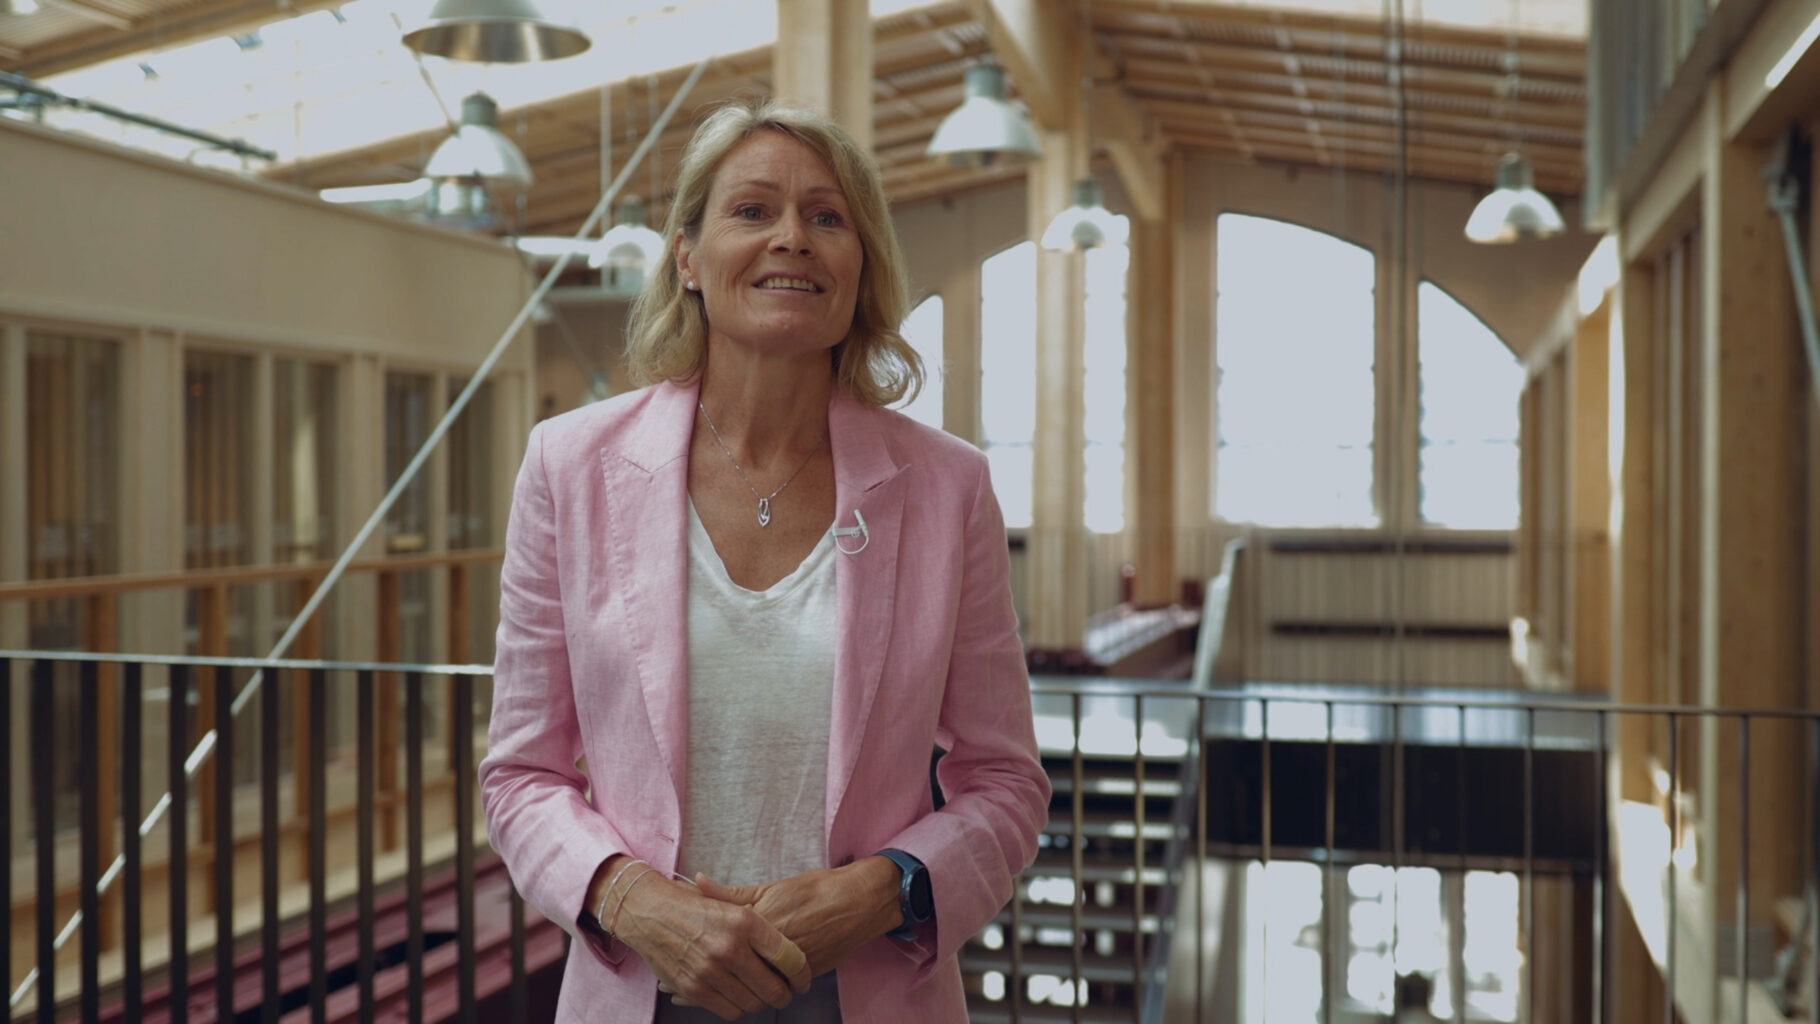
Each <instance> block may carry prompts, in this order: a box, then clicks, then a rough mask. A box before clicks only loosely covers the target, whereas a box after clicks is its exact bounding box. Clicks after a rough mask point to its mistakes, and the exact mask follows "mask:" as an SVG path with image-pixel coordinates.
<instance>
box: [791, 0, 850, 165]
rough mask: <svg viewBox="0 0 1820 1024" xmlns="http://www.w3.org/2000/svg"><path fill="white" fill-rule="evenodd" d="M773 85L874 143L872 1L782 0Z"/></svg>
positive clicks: (797, 102) (795, 101) (793, 100)
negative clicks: (870, 2)
mask: <svg viewBox="0 0 1820 1024" xmlns="http://www.w3.org/2000/svg"><path fill="white" fill-rule="evenodd" d="M771 90H772V92H773V93H774V94H775V95H776V96H777V97H778V98H779V99H783V100H787V101H789V102H791V103H794V104H796V105H799V106H804V107H808V108H809V109H811V110H819V111H821V112H823V113H825V114H827V115H829V116H830V117H832V118H834V120H836V121H838V122H840V125H841V127H843V128H845V129H847V131H849V132H851V133H852V135H853V137H854V138H855V139H856V140H858V142H859V144H860V146H861V147H862V148H864V149H867V150H870V149H871V148H872V18H871V12H870V5H869V4H867V3H866V0H778V4H777V46H776V48H775V49H774V50H773V52H772V58H771Z"/></svg>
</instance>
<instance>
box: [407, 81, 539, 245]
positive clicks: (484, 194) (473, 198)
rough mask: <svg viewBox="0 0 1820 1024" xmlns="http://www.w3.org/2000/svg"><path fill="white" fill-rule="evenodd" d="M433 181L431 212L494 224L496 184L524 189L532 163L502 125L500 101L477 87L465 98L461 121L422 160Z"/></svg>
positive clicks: (467, 223) (451, 220)
mask: <svg viewBox="0 0 1820 1024" xmlns="http://www.w3.org/2000/svg"><path fill="white" fill-rule="evenodd" d="M423 176H424V177H425V178H428V179H429V181H430V187H431V192H430V201H429V212H430V216H431V217H433V218H435V219H436V220H437V221H440V222H442V223H445V224H454V225H460V226H463V227H471V228H486V227H491V226H493V224H494V222H495V219H496V218H495V215H494V210H493V199H492V194H491V192H492V189H494V188H504V189H507V190H508V191H522V190H524V189H526V188H529V187H530V185H531V165H530V164H529V163H528V162H526V160H525V155H524V154H523V153H521V152H519V149H518V147H517V146H515V145H513V144H512V140H511V139H508V138H506V137H505V135H504V133H502V132H501V131H500V130H499V105H498V104H497V103H494V102H493V98H492V97H491V96H488V95H487V94H486V93H481V92H477V93H475V94H474V95H472V96H469V97H468V98H467V99H465V100H462V101H461V126H460V127H459V128H457V129H456V130H455V133H454V134H452V135H450V136H449V137H448V138H446V139H444V140H442V145H440V146H437V147H436V152H434V153H431V154H430V160H429V162H428V163H426V164H424V165H423Z"/></svg>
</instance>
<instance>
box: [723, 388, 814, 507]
mask: <svg viewBox="0 0 1820 1024" xmlns="http://www.w3.org/2000/svg"><path fill="white" fill-rule="evenodd" d="M695 407H696V408H697V409H700V410H701V417H702V419H704V420H707V421H708V429H709V430H711V431H713V432H714V443H716V444H718V445H720V450H721V452H722V453H724V454H725V455H726V456H727V461H728V462H731V463H733V469H734V471H735V472H737V473H738V474H739V478H740V479H741V480H743V481H745V484H746V490H748V491H751V492H752V496H753V497H754V498H757V499H758V525H760V526H770V525H771V499H772V498H775V497H777V496H778V495H780V494H782V493H784V488H785V487H788V486H790V483H791V481H793V480H795V479H796V478H797V476H798V475H800V474H801V473H802V471H803V470H804V469H805V468H807V467H808V465H809V460H810V459H813V458H815V456H816V454H817V453H819V452H820V451H821V450H822V446H821V442H820V441H817V442H816V443H815V449H814V450H813V451H811V452H810V453H809V455H808V458H805V459H803V463H802V465H800V466H798V467H796V472H795V473H791V474H790V479H789V480H785V481H784V482H783V483H782V484H781V485H780V486H779V487H778V488H777V490H775V491H772V492H771V493H770V494H769V495H764V494H760V493H758V488H756V487H754V486H752V478H751V477H749V476H747V475H746V471H745V470H744V469H742V468H740V465H739V460H738V459H736V458H734V457H733V450H732V449H730V448H728V447H727V442H726V439H725V438H723V437H721V436H720V430H719V428H717V427H715V426H714V417H712V416H710V415H708V407H707V406H705V405H703V404H701V402H699V401H697V402H696V403H695ZM826 436H827V435H823V439H824V440H826Z"/></svg>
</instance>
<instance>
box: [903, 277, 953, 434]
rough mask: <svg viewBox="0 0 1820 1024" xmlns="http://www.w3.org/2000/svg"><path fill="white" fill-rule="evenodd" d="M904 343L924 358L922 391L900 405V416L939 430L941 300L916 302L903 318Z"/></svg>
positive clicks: (940, 409)
mask: <svg viewBox="0 0 1820 1024" xmlns="http://www.w3.org/2000/svg"><path fill="white" fill-rule="evenodd" d="M904 340H905V341H908V342H909V343H910V347H911V348H913V349H915V350H916V354H917V355H919V356H922V357H923V390H922V392H921V393H920V394H918V395H917V396H916V398H915V400H913V401H909V402H905V403H904V404H903V405H901V406H899V409H900V410H902V412H903V414H904V415H906V416H908V417H910V418H911V419H913V420H915V421H917V422H918V423H927V424H928V425H929V426H932V427H934V428H936V429H937V430H940V429H941V427H942V375H943V373H944V372H945V371H944V369H943V365H942V297H941V296H940V295H931V296H929V297H928V298H926V299H924V300H923V301H921V302H919V303H917V305H916V308H915V309H913V310H911V311H910V315H909V316H908V317H906V318H905V319H904Z"/></svg>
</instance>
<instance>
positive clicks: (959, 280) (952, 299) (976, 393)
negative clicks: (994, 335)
mask: <svg viewBox="0 0 1820 1024" xmlns="http://www.w3.org/2000/svg"><path fill="white" fill-rule="evenodd" d="M941 288H942V358H943V360H944V361H945V362H947V364H948V376H947V379H946V380H944V381H943V383H942V427H943V428H944V429H946V430H947V431H948V433H950V434H953V435H955V436H956V437H959V438H963V439H965V440H967V441H971V442H972V443H974V444H979V443H981V440H982V439H981V437H980V268H979V265H978V264H975V263H969V264H967V265H964V266H958V267H955V268H954V269H953V270H952V271H951V272H950V273H949V274H948V277H947V279H946V280H944V281H943V282H942V286H941Z"/></svg>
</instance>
